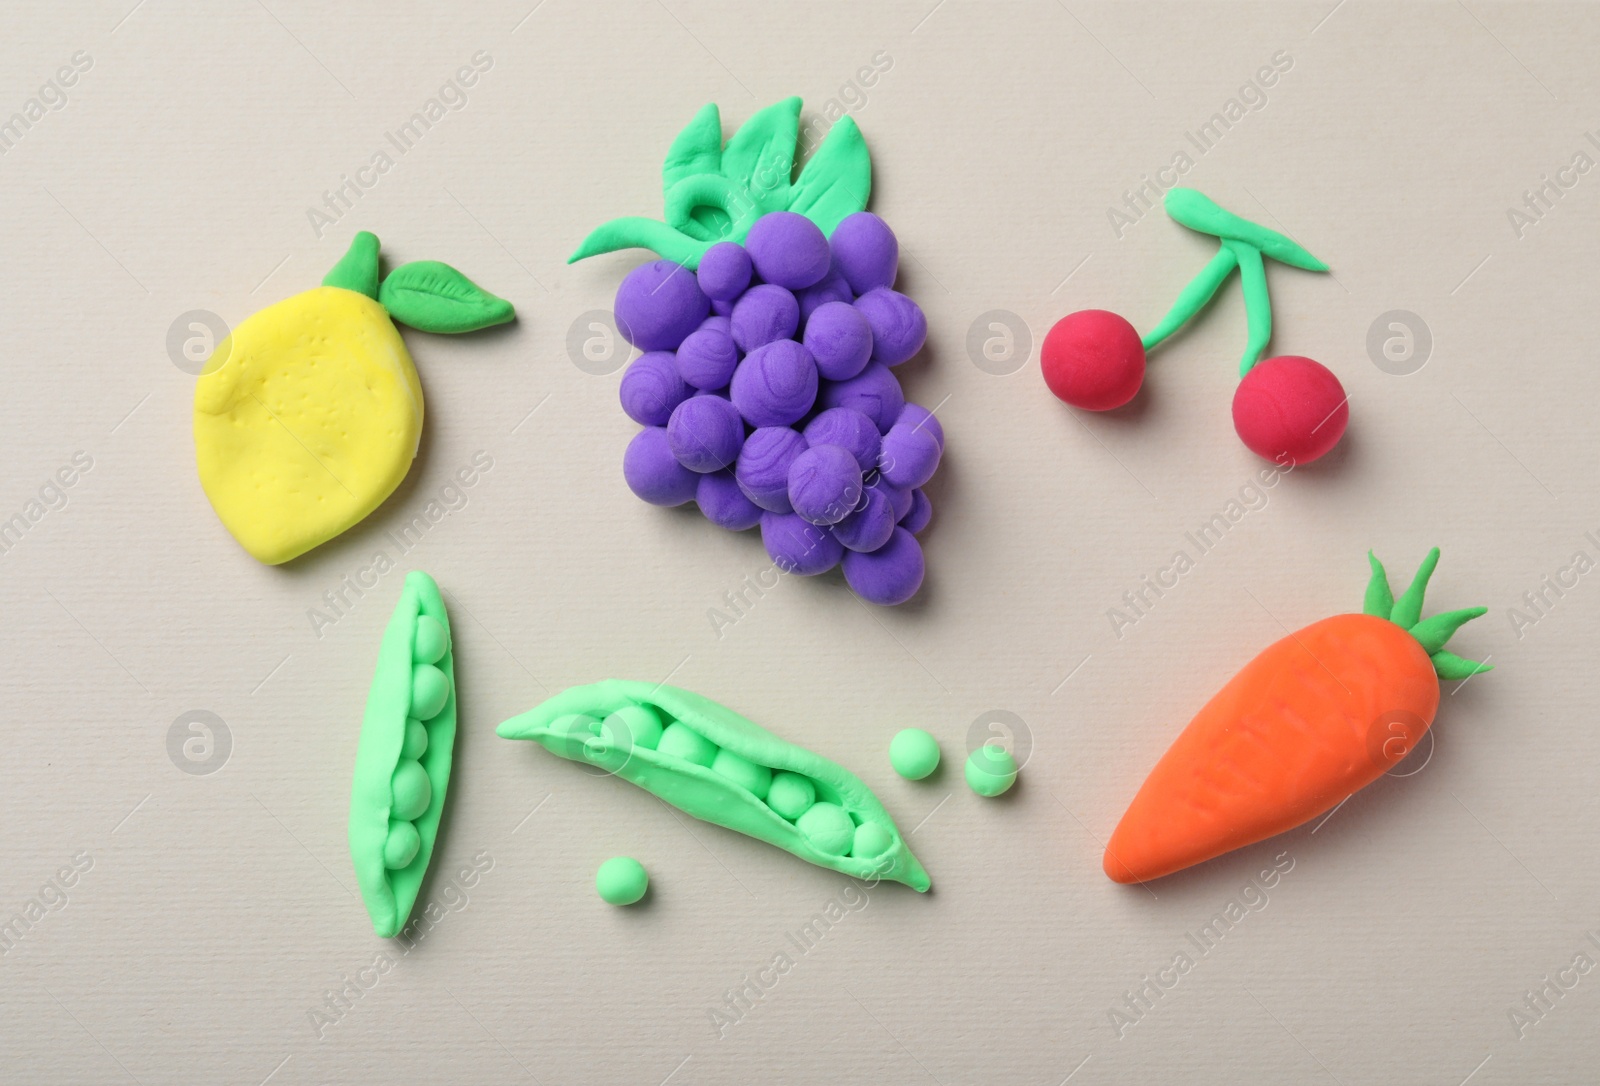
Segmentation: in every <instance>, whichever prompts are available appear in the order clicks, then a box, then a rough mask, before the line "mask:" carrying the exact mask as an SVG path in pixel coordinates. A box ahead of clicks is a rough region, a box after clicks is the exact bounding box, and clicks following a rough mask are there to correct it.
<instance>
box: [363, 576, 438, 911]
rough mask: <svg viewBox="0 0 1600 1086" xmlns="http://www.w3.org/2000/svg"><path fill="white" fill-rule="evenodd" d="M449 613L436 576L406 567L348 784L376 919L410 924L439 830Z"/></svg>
mask: <svg viewBox="0 0 1600 1086" xmlns="http://www.w3.org/2000/svg"><path fill="white" fill-rule="evenodd" d="M454 688H455V655H454V653H453V651H452V649H451V639H450V619H449V616H448V615H447V614H446V613H445V607H444V600H443V598H442V596H441V595H440V593H439V586H438V585H437V584H435V583H434V581H433V578H431V577H429V576H428V575H427V574H426V573H422V572H420V571H416V572H412V573H409V574H407V575H406V580H405V584H404V586H403V587H402V588H401V590H400V600H399V602H398V603H396V605H395V609H394V614H393V615H392V616H391V618H390V619H389V624H388V626H387V627H386V628H385V630H384V633H383V640H382V642H381V643H380V644H379V646H378V664H377V668H376V669H375V671H374V673H373V677H372V685H371V687H370V688H369V690H368V693H367V708H366V713H365V715H364V716H363V718H362V722H361V738H360V741H359V744H358V746H357V748H356V764H355V772H354V774H353V777H352V781H351V786H350V858H351V861H352V863H353V865H354V867H355V873H356V882H357V884H358V885H359V887H360V889H361V900H362V902H363V903H364V904H365V905H366V907H367V913H368V915H369V916H370V918H371V920H372V928H373V930H374V931H376V932H377V933H378V934H379V935H381V936H384V937H386V938H387V937H392V936H394V935H396V934H398V933H399V932H400V930H401V929H402V928H403V927H405V924H406V921H407V920H408V919H409V918H410V916H411V910H412V908H413V907H414V906H415V904H416V900H417V894H418V892H419V890H420V888H421V885H422V880H423V876H424V875H425V874H426V873H427V869H428V864H429V862H430V861H431V859H432V857H433V849H434V844H435V842H436V841H437V840H438V834H439V820H440V818H441V816H442V814H443V811H444V803H445V797H446V793H447V791H448V789H449V785H450V767H451V761H452V758H453V753H454V747H455V736H456V699H455V698H454V696H453V691H454Z"/></svg>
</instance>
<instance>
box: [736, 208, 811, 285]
mask: <svg viewBox="0 0 1600 1086" xmlns="http://www.w3.org/2000/svg"><path fill="white" fill-rule="evenodd" d="M744 246H745V248H746V249H747V250H749V253H750V262H751V263H752V264H754V265H755V269H756V274H757V275H759V276H761V278H762V279H764V280H766V281H767V282H768V283H776V284H777V285H778V286H780V287H785V288H787V289H789V290H801V289H804V288H805V287H809V286H813V285H815V284H817V283H820V282H821V281H822V279H823V277H824V276H826V275H827V274H828V264H829V262H830V260H831V256H830V254H829V252H828V239H827V238H825V237H823V236H822V228H821V227H819V226H818V225H817V224H816V223H814V222H812V221H811V220H810V219H808V218H806V217H805V216H804V215H797V214H796V213H794V212H793V211H773V212H769V213H768V214H766V215H763V216H761V218H759V219H757V220H756V222H755V225H754V226H752V227H751V228H750V233H749V234H748V235H747V236H746V237H745V239H744Z"/></svg>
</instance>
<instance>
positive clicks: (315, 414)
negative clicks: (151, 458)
mask: <svg viewBox="0 0 1600 1086" xmlns="http://www.w3.org/2000/svg"><path fill="white" fill-rule="evenodd" d="M512 315H513V313H512V308H511V304H510V303H509V302H506V301H505V300H504V299H501V298H496V297H495V296H494V295H492V294H488V293H487V292H485V291H484V290H482V289H481V288H479V287H478V286H476V285H475V284H473V283H472V282H471V281H470V280H468V279H467V278H466V277H465V276H463V275H462V274H461V273H460V272H457V271H455V270H454V269H453V268H450V267H448V266H446V265H444V264H440V263H437V262H435V261H417V262H414V263H411V264H403V265H401V266H400V267H398V268H396V269H395V270H394V271H393V272H391V273H390V275H389V276H388V277H387V278H385V279H384V280H383V281H382V284H381V286H380V285H379V280H378V239H377V238H376V237H374V236H373V235H371V234H368V233H365V232H363V233H361V234H358V235H356V238H355V241H354V242H352V244H351V247H350V252H349V253H348V254H346V256H345V257H344V259H343V260H341V261H340V262H339V264H338V266H337V267H335V268H334V270H333V271H332V272H330V273H329V275H328V277H327V279H326V280H324V285H323V286H320V287H317V288H315V289H313V290H308V291H306V292H304V293H303V294H297V295H295V296H294V297H293V298H288V299H286V300H284V301H281V302H278V303H277V304H276V305H271V306H268V307H267V308H266V309H263V310H261V311H260V312H258V313H256V314H255V315H253V316H251V317H249V318H247V319H246V320H245V321H243V322H242V323H241V324H240V325H239V326H238V327H237V328H235V329H234V330H233V333H232V335H230V336H229V337H228V338H227V339H225V340H223V341H222V343H221V344H219V345H218V347H217V349H216V351H215V353H214V354H213V355H212V357H211V359H210V361H209V362H207V364H206V367H205V370H204V372H203V373H202V374H201V376H200V379H199V381H198V383H197V384H196V385H195V395H194V442H195V461H196V465H197V467H198V468H199V473H200V482H201V485H202V486H203V487H204V488H205V492H206V496H207V497H208V498H210V500H211V505H212V508H214V509H215V510H216V511H217V516H218V517H219V518H221V520H222V523H223V525H224V526H225V527H227V529H228V531H230V532H232V533H233V535H234V538H236V539H237V540H238V541H239V542H240V544H242V545H243V546H244V548H245V550H247V551H249V552H250V553H251V554H252V555H254V556H255V557H256V558H258V559H259V560H261V561H262V562H265V563H267V564H269V565H277V564H278V563H280V562H287V561H289V560H290V559H291V558H294V557H296V556H298V555H301V554H304V553H305V552H306V551H308V550H310V549H312V548H313V547H316V546H318V545H319V544H322V543H325V542H327V541H328V540H330V539H332V538H333V537H334V536H336V535H339V534H340V533H341V532H343V531H345V530H346V529H348V528H350V527H352V526H353V525H355V524H357V523H358V522H360V521H361V520H362V518H364V517H365V516H367V514H369V513H371V512H372V511H373V510H374V509H376V508H377V507H378V506H379V505H381V504H382V503H383V500H384V499H385V498H387V497H388V496H389V495H390V494H391V493H393V492H394V489H395V487H397V486H399V485H400V481H401V480H402V479H404V478H405V476H406V472H407V471H408V470H410V467H411V461H412V458H413V457H415V456H416V452H417V443H418V441H419V439H420V438H421V436H422V417H423V407H422V385H421V383H420V382H419V381H418V380H417V371H416V368H415V367H414V366H413V365H412V364H411V356H410V354H409V353H407V351H406V345H405V341H404V340H402V339H401V338H400V332H399V330H398V329H397V328H396V327H395V324H394V322H395V321H396V320H399V321H401V322H403V323H406V324H409V325H411V326H412V327H414V328H418V329H420V330H422V331H428V332H466V331H472V330H474V329H477V328H484V327H487V326H489V325H492V324H500V323H503V322H505V321H508V320H510V319H511V318H512Z"/></svg>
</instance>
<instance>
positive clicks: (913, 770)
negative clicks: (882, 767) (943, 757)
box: [889, 728, 939, 781]
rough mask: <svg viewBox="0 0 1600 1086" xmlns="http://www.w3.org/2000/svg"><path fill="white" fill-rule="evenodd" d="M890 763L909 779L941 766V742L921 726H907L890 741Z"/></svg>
mask: <svg viewBox="0 0 1600 1086" xmlns="http://www.w3.org/2000/svg"><path fill="white" fill-rule="evenodd" d="M889 764H890V765H892V766H893V767H894V771H895V772H896V773H898V774H900V775H901V776H902V777H904V778H905V779H906V780H908V781H920V780H921V779H922V778H924V777H926V776H927V775H928V774H929V773H932V772H933V771H934V770H935V769H938V768H939V743H938V741H937V740H935V739H934V738H933V736H931V735H929V734H928V733H927V732H925V731H923V730H922V729H921V728H907V729H905V730H904V731H902V732H899V733H898V734H896V735H895V737H894V738H893V739H891V740H890V741H889Z"/></svg>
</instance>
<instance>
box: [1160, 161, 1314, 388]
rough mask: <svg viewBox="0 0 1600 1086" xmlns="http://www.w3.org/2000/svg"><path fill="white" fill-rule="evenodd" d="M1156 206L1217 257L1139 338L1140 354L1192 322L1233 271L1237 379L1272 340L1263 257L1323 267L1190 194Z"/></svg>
mask: <svg viewBox="0 0 1600 1086" xmlns="http://www.w3.org/2000/svg"><path fill="white" fill-rule="evenodd" d="M1162 204H1163V206H1164V207H1165V208H1166V211H1167V214H1168V215H1169V216H1170V217H1171V218H1172V219H1174V220H1175V221H1177V222H1179V223H1181V224H1182V225H1184V226H1187V227H1188V228H1189V229H1191V230H1194V231H1197V232H1199V233H1202V234H1210V235H1211V236H1212V237H1214V238H1216V239H1217V240H1218V241H1219V242H1220V243H1221V245H1220V247H1219V248H1218V250H1217V255H1216V256H1214V257H1212V258H1211V261H1210V262H1209V263H1208V264H1206V266H1205V267H1204V268H1202V269H1200V273H1199V274H1198V275H1196V276H1195V277H1194V278H1193V279H1191V280H1189V282H1188V284H1187V285H1186V286H1185V287H1184V288H1183V290H1182V291H1181V292H1179V294H1178V297H1177V300H1176V301H1174V302H1173V303H1172V308H1171V309H1170V310H1168V311H1167V315H1166V316H1165V317H1163V318H1161V323H1160V324H1158V325H1156V326H1155V327H1154V328H1152V329H1151V330H1150V331H1149V333H1148V334H1146V335H1145V336H1144V338H1143V343H1144V349H1145V350H1146V351H1149V350H1153V349H1154V348H1155V347H1157V346H1159V345H1160V344H1161V343H1163V342H1165V341H1166V340H1167V339H1168V338H1170V337H1171V336H1172V335H1173V334H1174V333H1175V332H1177V331H1178V329H1180V328H1182V327H1183V326H1184V325H1185V324H1187V323H1188V322H1189V321H1190V320H1192V319H1193V318H1194V316H1195V314H1197V313H1199V312H1200V310H1202V309H1204V308H1205V307H1206V306H1207V305H1208V304H1209V303H1210V302H1211V299H1212V298H1214V297H1216V294H1217V291H1218V290H1220V289H1221V288H1222V284H1223V283H1224V282H1226V281H1227V278H1228V276H1229V275H1231V274H1233V270H1234V269H1235V268H1238V269H1239V287H1240V290H1241V291H1242V292H1243V294H1244V311H1245V322H1246V331H1247V335H1246V340H1245V348H1244V356H1243V358H1241V359H1240V360H1239V376H1240V377H1241V378H1242V377H1244V375H1245V374H1247V373H1249V372H1250V370H1251V369H1252V368H1254V366H1255V364H1256V363H1257V362H1259V361H1261V356H1262V354H1263V353H1265V351H1266V349H1267V343H1268V342H1269V341H1270V340H1271V339H1272V297H1271V294H1270V293H1269V292H1268V290H1267V272H1266V266H1265V261H1264V259H1263V257H1268V256H1269V257H1272V258H1273V259H1274V260H1279V261H1282V262H1283V263H1285V264H1289V265H1291V266H1293V267H1296V268H1304V269H1305V270H1306V271H1327V270H1328V265H1327V264H1325V263H1323V262H1322V261H1321V260H1319V259H1317V258H1316V257H1315V256H1312V255H1311V254H1310V253H1309V252H1307V251H1306V250H1305V249H1304V248H1302V247H1301V246H1300V245H1299V243H1297V242H1295V241H1294V240H1293V239H1291V238H1289V237H1286V236H1285V235H1283V234H1280V233H1278V232H1277V231H1275V230H1269V229H1267V228H1266V227H1264V226H1261V225H1260V224H1259V223H1253V222H1250V221H1249V220H1247V219H1241V218H1240V217H1239V216H1237V215H1235V214H1233V213H1232V212H1231V211H1228V210H1226V209H1224V208H1222V207H1219V206H1218V205H1217V204H1216V203H1215V202H1214V201H1212V200H1211V199H1210V198H1209V197H1207V196H1205V195H1203V194H1202V193H1200V192H1197V191H1195V190H1194V189H1187V188H1174V189H1171V190H1169V191H1168V192H1167V195H1166V198H1165V199H1164V200H1163V201H1162Z"/></svg>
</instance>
